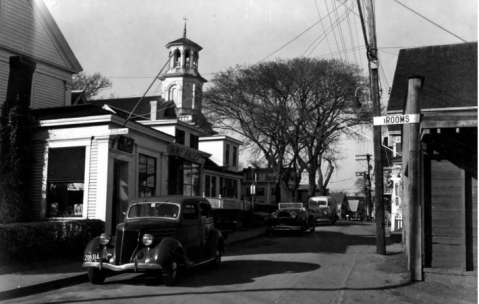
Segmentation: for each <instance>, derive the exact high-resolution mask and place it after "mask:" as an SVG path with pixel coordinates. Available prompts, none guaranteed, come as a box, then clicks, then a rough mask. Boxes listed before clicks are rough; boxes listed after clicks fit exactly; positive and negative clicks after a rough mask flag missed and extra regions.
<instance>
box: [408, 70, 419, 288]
mask: <svg viewBox="0 0 479 304" xmlns="http://www.w3.org/2000/svg"><path fill="white" fill-rule="evenodd" d="M422 82H423V78H422V77H420V76H411V77H409V79H408V97H407V99H408V102H409V109H410V110H409V111H410V113H411V114H420V113H421V105H420V94H421V89H422ZM419 129H420V125H419V123H413V124H410V125H409V130H410V133H409V166H408V167H409V168H408V175H409V176H408V177H409V186H408V196H409V206H408V213H407V216H408V217H409V247H408V250H409V252H408V253H409V254H408V256H409V271H410V273H411V280H413V281H421V280H422V279H423V277H422V248H421V237H422V231H421V227H422V226H421V217H422V215H421V191H420V187H419V184H420V170H421V169H420V164H419V159H420V157H421V156H420V155H421V154H420V153H421V152H420V151H421V147H420V143H419V142H420V141H419Z"/></svg>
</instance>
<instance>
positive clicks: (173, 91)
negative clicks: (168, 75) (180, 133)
mask: <svg viewBox="0 0 479 304" xmlns="http://www.w3.org/2000/svg"><path fill="white" fill-rule="evenodd" d="M169 95H170V96H169V100H172V101H173V102H174V103H175V105H176V107H178V108H181V105H180V104H179V103H178V87H177V86H176V85H174V86H172V87H171V88H170V90H169Z"/></svg>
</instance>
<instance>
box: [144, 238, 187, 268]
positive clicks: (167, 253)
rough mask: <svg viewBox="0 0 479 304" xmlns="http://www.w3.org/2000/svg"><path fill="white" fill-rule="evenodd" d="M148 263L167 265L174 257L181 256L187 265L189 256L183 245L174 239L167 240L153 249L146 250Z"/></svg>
mask: <svg viewBox="0 0 479 304" xmlns="http://www.w3.org/2000/svg"><path fill="white" fill-rule="evenodd" d="M145 250H146V251H147V252H146V259H145V262H146V263H155V264H159V265H165V263H167V262H168V261H170V260H171V259H172V258H173V255H175V254H180V255H181V259H182V260H183V261H184V262H185V263H187V262H188V260H187V256H186V254H185V250H184V248H183V246H182V245H181V243H180V242H179V241H178V240H176V239H173V238H165V239H163V240H161V242H160V243H159V244H158V245H156V246H155V247H153V248H151V249H149V250H148V249H146V248H145Z"/></svg>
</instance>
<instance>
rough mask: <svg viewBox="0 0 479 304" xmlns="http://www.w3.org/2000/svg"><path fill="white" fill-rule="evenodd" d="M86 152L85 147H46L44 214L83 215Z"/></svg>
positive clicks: (57, 215)
mask: <svg viewBox="0 0 479 304" xmlns="http://www.w3.org/2000/svg"><path fill="white" fill-rule="evenodd" d="M85 151H86V148H85V147H74V148H54V149H49V151H48V170H47V171H48V173H47V216H49V217H81V216H82V215H83V197H84V187H85V184H84V182H85V153H86V152H85Z"/></svg>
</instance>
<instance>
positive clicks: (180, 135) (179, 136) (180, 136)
mask: <svg viewBox="0 0 479 304" xmlns="http://www.w3.org/2000/svg"><path fill="white" fill-rule="evenodd" d="M175 142H177V143H179V144H182V145H184V144H185V131H183V130H178V129H176V131H175Z"/></svg>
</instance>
